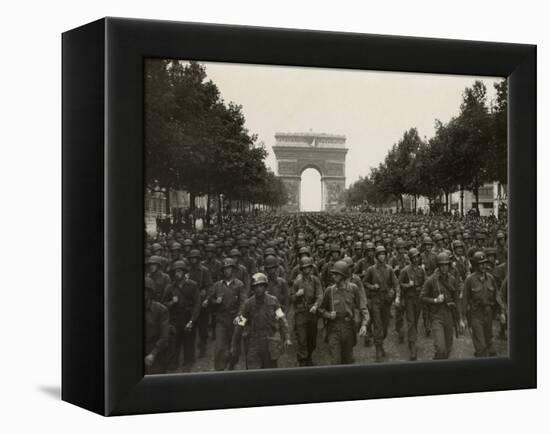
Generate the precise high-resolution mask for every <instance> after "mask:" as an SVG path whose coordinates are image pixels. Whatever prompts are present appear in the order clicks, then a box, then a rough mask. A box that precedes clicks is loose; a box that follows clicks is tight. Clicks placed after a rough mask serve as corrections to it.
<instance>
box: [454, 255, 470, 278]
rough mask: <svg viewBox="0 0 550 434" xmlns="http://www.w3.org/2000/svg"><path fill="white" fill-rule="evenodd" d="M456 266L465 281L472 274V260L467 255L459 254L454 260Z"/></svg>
mask: <svg viewBox="0 0 550 434" xmlns="http://www.w3.org/2000/svg"><path fill="white" fill-rule="evenodd" d="M454 266H455V268H456V269H457V271H458V274H459V275H460V278H461V279H462V280H463V281H464V280H466V277H468V274H470V262H469V261H468V258H466V256H457V257H456V260H455V261H454Z"/></svg>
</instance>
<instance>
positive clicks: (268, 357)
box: [232, 293, 288, 369]
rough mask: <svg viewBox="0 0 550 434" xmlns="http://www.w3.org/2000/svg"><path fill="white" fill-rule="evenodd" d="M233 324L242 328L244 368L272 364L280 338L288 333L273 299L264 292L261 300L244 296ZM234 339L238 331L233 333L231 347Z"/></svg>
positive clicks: (279, 348) (281, 313)
mask: <svg viewBox="0 0 550 434" xmlns="http://www.w3.org/2000/svg"><path fill="white" fill-rule="evenodd" d="M237 325H238V326H239V327H241V328H243V330H242V337H243V339H244V347H245V360H246V369H264V368H276V367H277V360H278V358H279V356H280V353H281V350H282V340H287V337H288V324H287V322H286V317H285V314H284V312H283V310H282V309H281V305H280V303H279V302H278V301H277V299H276V298H275V297H274V296H272V295H269V294H267V293H266V294H264V296H263V298H262V300H261V301H258V300H257V299H256V296H252V297H250V298H248V299H247V300H246V301H245V303H244V305H243V307H242V309H241V312H240V314H239V321H238V324H237ZM237 340H238V332H237V333H234V334H233V343H232V347H233V348H235V347H237V345H238V342H237Z"/></svg>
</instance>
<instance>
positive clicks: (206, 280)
mask: <svg viewBox="0 0 550 434" xmlns="http://www.w3.org/2000/svg"><path fill="white" fill-rule="evenodd" d="M189 278H190V279H191V280H193V281H195V282H196V283H197V285H198V286H199V291H200V297H201V301H203V300H205V299H206V297H207V295H208V292H209V291H210V287H211V286H212V277H211V276H210V271H209V270H208V268H206V267H205V266H204V265H201V264H198V266H197V267H193V268H191V269H190V270H189Z"/></svg>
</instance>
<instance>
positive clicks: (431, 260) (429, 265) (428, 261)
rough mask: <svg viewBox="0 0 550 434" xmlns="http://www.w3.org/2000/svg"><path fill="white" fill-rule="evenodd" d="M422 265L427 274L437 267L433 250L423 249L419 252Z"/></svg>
mask: <svg viewBox="0 0 550 434" xmlns="http://www.w3.org/2000/svg"><path fill="white" fill-rule="evenodd" d="M420 257H421V258H422V265H423V266H424V270H425V271H426V274H427V275H428V276H431V275H432V274H433V272H434V271H435V269H436V268H437V257H436V255H435V254H434V253H433V252H428V251H424V252H422V253H421V254H420Z"/></svg>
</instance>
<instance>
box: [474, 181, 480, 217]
mask: <svg viewBox="0 0 550 434" xmlns="http://www.w3.org/2000/svg"><path fill="white" fill-rule="evenodd" d="M474 195H475V197H476V208H477V211H478V215H479V185H478V184H477V182H476V185H474Z"/></svg>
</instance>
